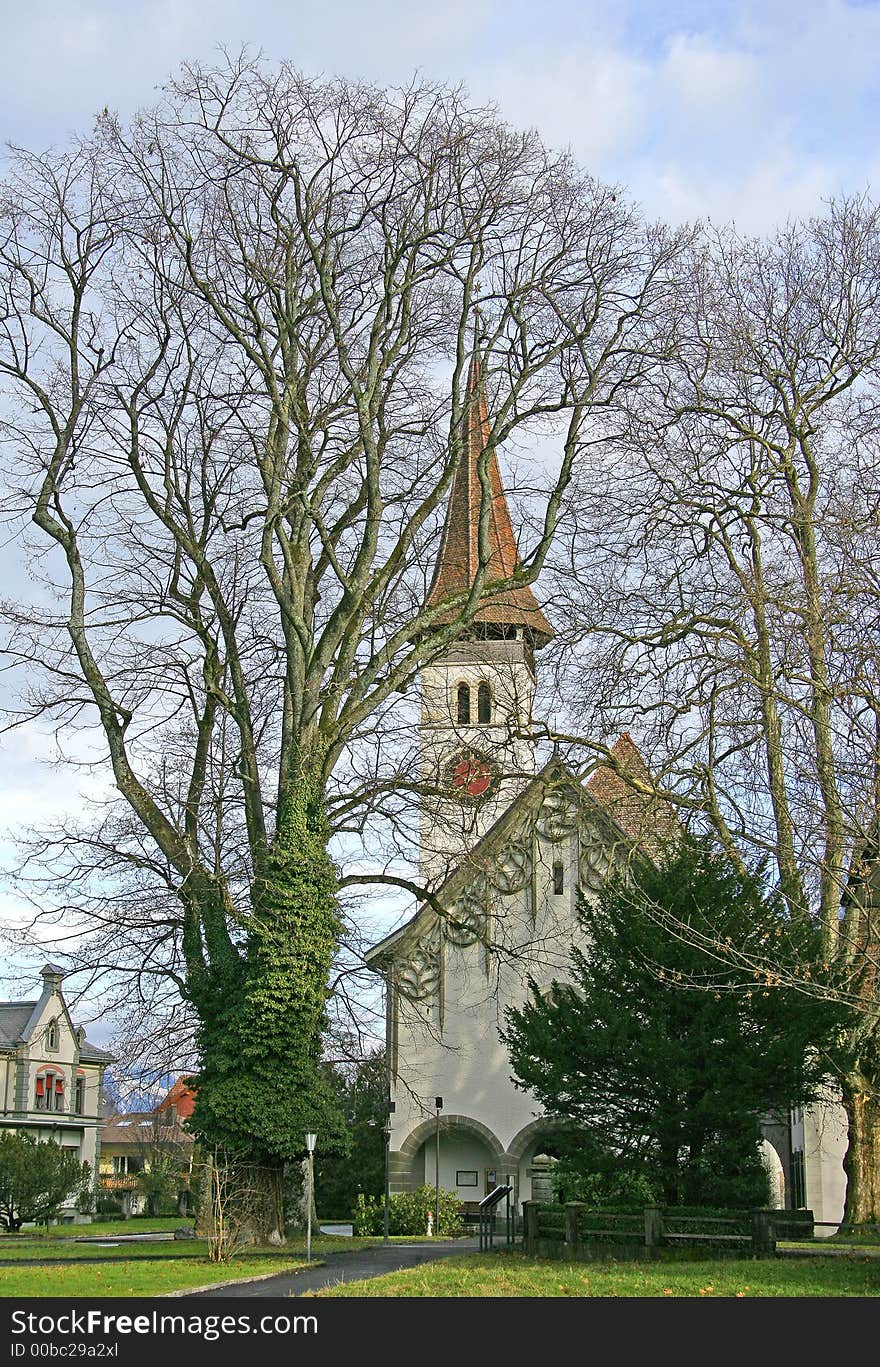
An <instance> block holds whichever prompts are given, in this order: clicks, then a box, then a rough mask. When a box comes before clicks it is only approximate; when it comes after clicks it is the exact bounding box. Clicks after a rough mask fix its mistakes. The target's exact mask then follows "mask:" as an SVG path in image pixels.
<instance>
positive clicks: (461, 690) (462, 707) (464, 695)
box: [458, 683, 471, 726]
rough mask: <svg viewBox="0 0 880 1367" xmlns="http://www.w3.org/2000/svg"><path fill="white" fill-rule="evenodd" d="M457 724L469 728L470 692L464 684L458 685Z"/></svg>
mask: <svg viewBox="0 0 880 1367" xmlns="http://www.w3.org/2000/svg"><path fill="white" fill-rule="evenodd" d="M458 724H459V726H470V724H471V690H470V688H469V686H468V685H467V684H466V683H461V684H459V685H458Z"/></svg>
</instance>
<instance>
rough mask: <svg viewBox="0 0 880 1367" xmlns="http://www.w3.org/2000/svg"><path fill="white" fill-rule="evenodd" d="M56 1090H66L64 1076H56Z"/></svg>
mask: <svg viewBox="0 0 880 1367" xmlns="http://www.w3.org/2000/svg"><path fill="white" fill-rule="evenodd" d="M55 1091H56V1092H63V1091H64V1078H61V1077H56V1079H55Z"/></svg>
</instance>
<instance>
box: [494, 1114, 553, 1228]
mask: <svg viewBox="0 0 880 1367" xmlns="http://www.w3.org/2000/svg"><path fill="white" fill-rule="evenodd" d="M560 1129H562V1123H561V1122H560V1121H558V1120H553V1119H551V1118H550V1117H549V1116H539V1117H538V1119H537V1120H532V1121H530V1122H529V1124H528V1125H524V1126H523V1128H522V1129H521V1130H520V1131H519V1132H518V1133H517V1134H515V1135H514V1137H513V1139H512V1140H511V1141H510V1144H509V1145H508V1147H507V1153H506V1155H505V1160H504V1161H505V1164H506V1167H507V1171H508V1172H509V1173H510V1174H511V1175H512V1176H513V1178H514V1186H515V1198H516V1202H517V1205H518V1206H519V1205H520V1204H521V1203H522V1202H523V1201H528V1200H529V1199H530V1198H531V1196H532V1181H533V1176H534V1175H535V1174H534V1173H533V1167H532V1159H533V1158H534V1157H535V1155H536V1154H539V1153H540V1152H541V1151H542V1150H543V1149H544V1147H545V1145H547V1146H549V1147H551V1148H552V1139H553V1135H554V1134H555V1133H556V1131H558V1130H560ZM541 1167H542V1170H543V1169H545V1168H546V1165H545V1164H541ZM542 1175H543V1173H542ZM542 1194H543V1189H542Z"/></svg>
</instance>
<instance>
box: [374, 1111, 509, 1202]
mask: <svg viewBox="0 0 880 1367" xmlns="http://www.w3.org/2000/svg"><path fill="white" fill-rule="evenodd" d="M395 1157H396V1159H397V1161H396V1162H395V1163H394V1167H395V1171H396V1174H397V1181H396V1182H395V1184H394V1186H395V1190H398V1191H414V1190H415V1188H416V1187H420V1186H422V1185H423V1184H426V1185H428V1186H431V1187H433V1186H434V1184H435V1182H436V1173H437V1167H436V1157H437V1122H436V1120H434V1119H431V1120H423V1121H422V1122H421V1123H420V1124H418V1125H417V1126H416V1127H415V1129H414V1130H412V1131H411V1132H410V1134H409V1135H408V1136H407V1138H406V1139H405V1140H404V1142H403V1143H402V1144H401V1146H400V1150H399V1152H398V1153H397V1155H395ZM504 1172H505V1167H504V1148H503V1146H502V1145H501V1144H500V1143H499V1141H498V1138H497V1136H496V1135H494V1134H493V1133H492V1131H491V1130H490V1129H489V1128H488V1127H487V1126H486V1125H484V1124H482V1122H481V1121H479V1120H474V1119H473V1117H471V1116H467V1115H454V1114H449V1115H447V1114H444V1115H441V1117H440V1187H441V1190H443V1191H451V1192H454V1193H455V1195H456V1196H457V1197H458V1199H459V1201H461V1203H462V1205H463V1206H464V1207H465V1210H466V1211H467V1212H468V1213H469V1214H471V1213H475V1212H476V1207H477V1205H478V1203H479V1202H480V1201H481V1200H482V1199H483V1197H484V1196H485V1195H486V1192H487V1190H491V1188H492V1187H493V1186H495V1185H497V1183H498V1182H500V1181H501V1180H502V1176H503V1174H504Z"/></svg>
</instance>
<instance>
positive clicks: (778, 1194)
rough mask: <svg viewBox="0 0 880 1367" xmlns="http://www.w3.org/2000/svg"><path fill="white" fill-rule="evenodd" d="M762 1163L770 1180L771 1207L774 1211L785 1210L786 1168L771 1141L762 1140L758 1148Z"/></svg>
mask: <svg viewBox="0 0 880 1367" xmlns="http://www.w3.org/2000/svg"><path fill="white" fill-rule="evenodd" d="M758 1149H759V1152H760V1155H761V1162H762V1163H763V1164H764V1167H765V1168H766V1169H767V1176H768V1177H769V1179H770V1205H771V1206H772V1207H773V1209H774V1210H784V1209H785V1168H784V1167H783V1164H782V1159H781V1158H780V1156H779V1153H778V1151H777V1149H776V1146H775V1144H774V1143H773V1141H772V1140H771V1139H762V1140H761V1143H760V1144H759V1146H758Z"/></svg>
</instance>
